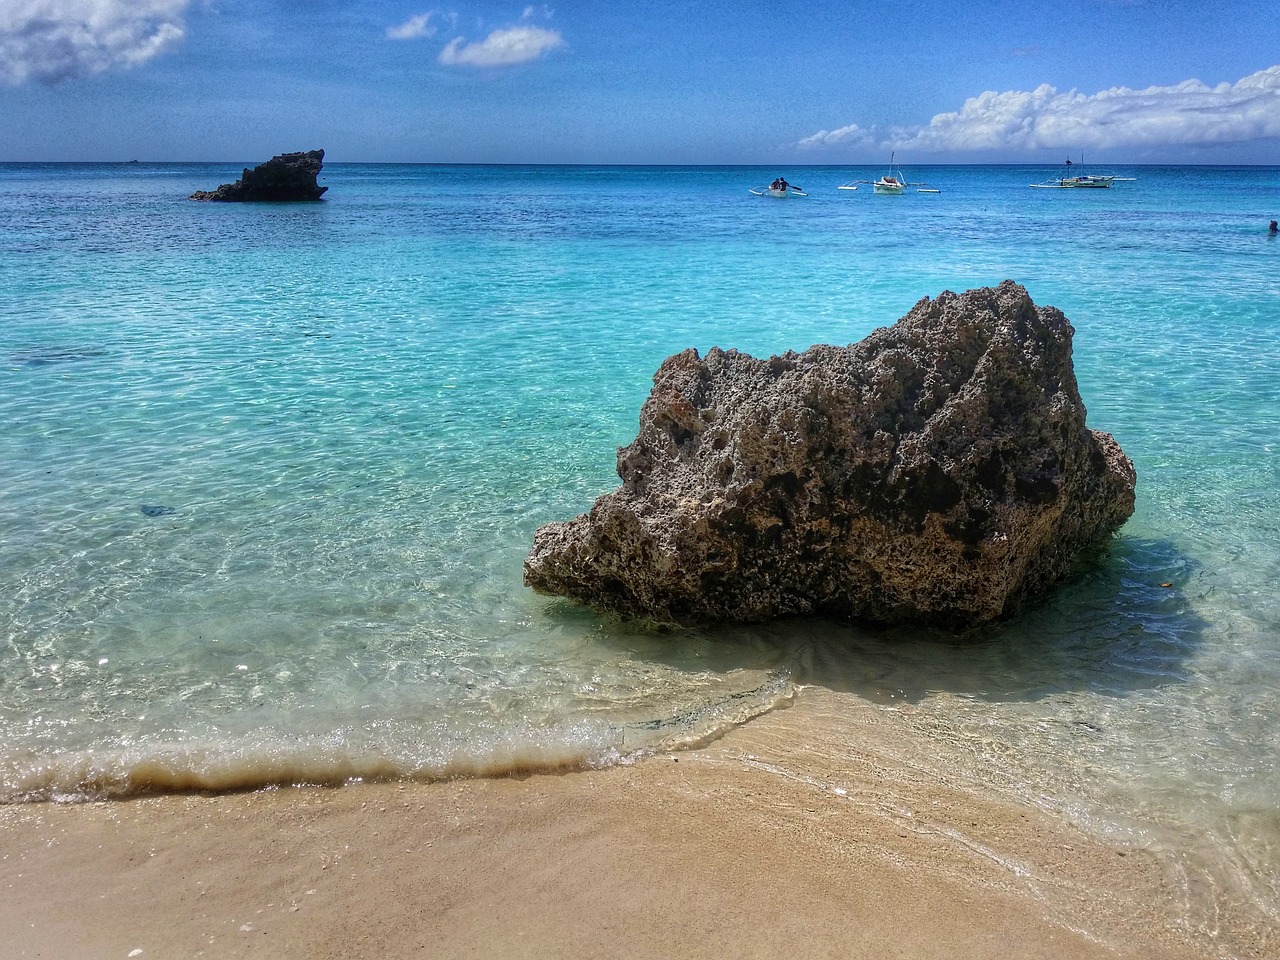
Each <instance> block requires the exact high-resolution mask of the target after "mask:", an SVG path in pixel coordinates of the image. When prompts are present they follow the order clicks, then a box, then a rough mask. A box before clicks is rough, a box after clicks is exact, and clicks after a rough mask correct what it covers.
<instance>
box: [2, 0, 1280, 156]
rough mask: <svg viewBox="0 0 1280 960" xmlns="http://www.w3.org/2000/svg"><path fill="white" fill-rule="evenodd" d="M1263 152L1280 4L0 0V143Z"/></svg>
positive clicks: (198, 147) (195, 152)
mask: <svg viewBox="0 0 1280 960" xmlns="http://www.w3.org/2000/svg"><path fill="white" fill-rule="evenodd" d="M316 148H323V149H324V150H325V151H326V162H343V161H347V162H379V161H383V162H423V163H620V164H632V163H654V164H722V163H723V164H738V163H743V164H781V163H786V164H802V163H803V164H863V163H883V162H885V161H887V160H888V158H889V155H890V153H891V152H896V153H897V158H898V160H899V161H900V162H904V163H908V164H913V165H914V164H929V163H1018V162H1061V161H1062V160H1063V159H1066V158H1067V157H1068V156H1070V157H1073V158H1076V159H1077V160H1079V159H1080V158H1081V157H1083V158H1084V159H1085V160H1086V161H1088V162H1093V161H1097V162H1109V163H1272V164H1274V163H1280V0H1055V2H1047V3H1036V2H1034V0H969V2H967V3H961V2H957V0H899V2H895V3H886V2H868V0H842V2H838V3H837V2H830V0H807V2H784V0H778V2H773V3H765V2H760V0H734V2H728V0H686V2H683V3H673V2H670V0H646V2H643V3H639V2H634V0H554V2H549V3H547V4H534V5H530V4H527V3H524V2H520V0H515V2H502V0H458V2H454V0H365V2H357V0H0V162H3V161H88V160H102V161H123V160H135V159H136V160H143V161H196V160H208V161H227V162H237V163H245V164H251V163H256V162H261V161H262V160H265V159H268V158H269V157H271V156H273V155H275V154H278V153H284V152H288V151H294V150H310V149H316Z"/></svg>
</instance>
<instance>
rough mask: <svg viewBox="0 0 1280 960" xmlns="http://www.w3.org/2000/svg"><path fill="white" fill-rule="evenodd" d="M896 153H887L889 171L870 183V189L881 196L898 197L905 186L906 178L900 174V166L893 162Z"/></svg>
mask: <svg viewBox="0 0 1280 960" xmlns="http://www.w3.org/2000/svg"><path fill="white" fill-rule="evenodd" d="M896 156H897V154H896V153H891V154H889V172H888V173H886V174H885V175H884V176H882V177H881V178H880V179H879V180H877V181H876V182H875V183H873V184H872V185H871V189H872V190H873V191H874V192H876V193H878V194H881V195H883V196H890V197H900V196H902V191H903V190H904V189H905V188H906V186H907V178H906V177H904V176H903V175H902V167H900V166H898V165H897V164H896V163H894V158H895V157H896Z"/></svg>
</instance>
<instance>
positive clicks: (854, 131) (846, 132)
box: [799, 123, 875, 148]
mask: <svg viewBox="0 0 1280 960" xmlns="http://www.w3.org/2000/svg"><path fill="white" fill-rule="evenodd" d="M874 142H875V137H874V135H873V133H872V131H870V130H864V129H863V128H862V127H860V126H858V125H857V124H856V123H851V124H849V125H848V126H847V127H841V128H840V129H839V130H819V131H818V132H817V133H815V134H813V135H812V136H808V137H805V138H804V139H803V140H801V141H800V143H799V146H801V147H805V148H809V147H829V146H832V145H834V144H837V143H843V144H871V143H874Z"/></svg>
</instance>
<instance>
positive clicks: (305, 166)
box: [188, 150, 329, 203]
mask: <svg viewBox="0 0 1280 960" xmlns="http://www.w3.org/2000/svg"><path fill="white" fill-rule="evenodd" d="M323 161H324V151H323V150H310V151H308V152H306V153H282V154H280V155H279V156H275V157H272V158H271V159H270V160H268V161H267V162H266V163H260V164H258V166H256V167H254V168H253V169H252V170H250V169H248V168H247V167H246V168H245V171H244V174H243V175H242V176H241V178H240V179H239V180H237V181H236V182H235V183H224V184H222V185H221V186H220V187H218V189H217V190H197V191H196V192H195V193H193V194H192V195H191V196H190V197H189V198H188V199H191V200H207V201H213V202H217V203H241V202H257V201H274V202H291V201H298V200H319V199H320V198H321V197H322V196H324V193H325V191H326V190H328V189H329V188H328V187H322V186H319V185H318V184H317V183H316V177H317V176H319V174H320V168H321V167H322V166H323Z"/></svg>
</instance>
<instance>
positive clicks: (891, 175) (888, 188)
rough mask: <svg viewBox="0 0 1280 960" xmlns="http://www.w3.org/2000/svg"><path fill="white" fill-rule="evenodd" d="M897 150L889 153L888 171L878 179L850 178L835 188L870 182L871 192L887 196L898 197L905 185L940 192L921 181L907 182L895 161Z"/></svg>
mask: <svg viewBox="0 0 1280 960" xmlns="http://www.w3.org/2000/svg"><path fill="white" fill-rule="evenodd" d="M896 157H897V152H896V151H895V152H894V153H891V154H889V172H888V173H886V174H885V175H884V176H882V177H880V179H878V180H850V181H849V182H848V183H842V184H840V186H839V187H837V188H836V189H837V190H857V189H858V187H859V186H861V185H862V184H864V183H869V184H871V191H872V193H877V194H880V195H881V196H887V197H899V196H902V193H903V192H904V191H905V190H906V188H907V187H916V188H917V189H916V193H941V192H942V191H940V190H934V189H931V188H929V187H926V186H925V185H924V184H923V183H908V182H907V178H906V177H905V176H904V175H903V173H902V167H901V166H900V165H899V164H898V163H896V162H895V158H896Z"/></svg>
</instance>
